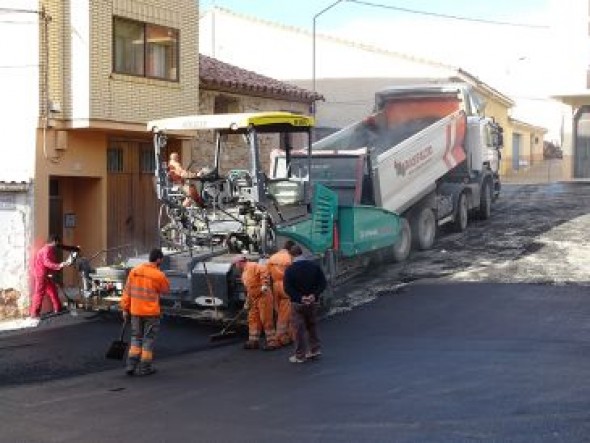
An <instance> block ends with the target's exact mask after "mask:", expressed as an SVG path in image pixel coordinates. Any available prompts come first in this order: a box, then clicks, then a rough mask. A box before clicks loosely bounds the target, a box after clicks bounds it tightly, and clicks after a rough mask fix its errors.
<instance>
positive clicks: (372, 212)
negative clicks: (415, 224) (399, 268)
mask: <svg viewBox="0 0 590 443" xmlns="http://www.w3.org/2000/svg"><path fill="white" fill-rule="evenodd" d="M400 227H401V222H400V217H399V216H398V215H397V214H395V213H393V212H390V211H387V210H385V209H382V208H377V207H375V206H341V207H339V208H338V231H339V235H340V252H341V253H342V255H343V256H344V257H353V256H355V255H360V254H364V253H366V252H370V251H374V250H376V249H379V248H385V247H388V246H392V245H394V244H395V243H396V242H397V240H398V238H399V233H400Z"/></svg>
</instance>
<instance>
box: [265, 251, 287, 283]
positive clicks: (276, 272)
mask: <svg viewBox="0 0 590 443" xmlns="http://www.w3.org/2000/svg"><path fill="white" fill-rule="evenodd" d="M292 262H293V258H292V257H291V254H289V252H288V251H287V250H286V249H281V250H280V251H278V252H276V253H275V254H273V255H271V256H270V258H269V259H268V263H267V266H268V271H269V272H270V276H271V278H272V281H273V284H277V283H281V284H282V283H283V277H284V276H285V269H287V267H288V266H289V265H290V264H291V263H292Z"/></svg>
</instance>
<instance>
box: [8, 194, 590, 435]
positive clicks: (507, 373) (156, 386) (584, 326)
mask: <svg viewBox="0 0 590 443" xmlns="http://www.w3.org/2000/svg"><path fill="white" fill-rule="evenodd" d="M589 203H590V187H589V186H587V185H583V184H574V185H570V184H553V185H546V186H533V185H531V186H515V187H507V189H506V190H505V192H504V194H503V198H502V200H501V201H499V202H498V207H497V211H496V213H495V214H494V216H493V218H492V219H491V220H489V221H487V222H476V223H474V224H473V225H472V226H470V228H469V229H468V231H467V232H466V233H464V234H462V235H459V234H452V233H447V234H445V235H443V236H441V238H440V239H439V241H438V242H437V244H436V248H435V249H434V250H433V251H429V252H425V253H418V254H414V256H413V257H412V259H411V260H410V261H409V262H407V263H405V264H402V265H388V266H384V267H381V268H379V269H374V270H372V271H371V272H367V273H365V275H363V276H362V277H361V278H357V279H355V280H351V281H350V282H349V283H347V284H346V285H345V288H342V290H341V291H342V292H341V294H342V295H343V299H344V300H345V302H343V303H341V304H340V305H339V306H336V307H335V309H334V312H335V313H336V314H335V315H333V316H331V317H329V318H328V319H326V320H325V321H323V322H322V324H321V333H322V338H323V341H324V346H325V355H324V357H323V358H322V360H321V361H319V362H313V363H306V364H302V365H293V364H290V363H289V362H288V361H287V357H288V355H289V351H288V350H280V351H277V352H273V353H265V352H258V351H256V352H247V351H244V350H242V349H241V348H240V347H239V346H238V345H237V344H235V343H234V344H230V345H229V346H223V347H217V348H209V347H208V345H207V337H208V334H209V333H211V332H213V331H214V330H213V329H212V328H211V327H207V326H202V325H194V324H192V323H190V322H186V323H183V322H168V323H167V324H166V325H165V328H164V331H163V333H162V337H161V340H160V342H159V343H158V347H157V356H156V358H157V359H158V368H159V370H160V372H159V373H158V374H156V375H154V376H152V377H148V378H127V377H125V376H124V375H123V373H122V368H121V367H120V366H119V364H118V363H112V362H105V361H104V360H103V358H102V355H103V353H104V348H105V346H106V345H108V342H109V340H111V339H112V338H113V335H116V329H117V324H116V323H115V321H114V320H109V319H102V320H86V319H84V318H82V319H72V320H68V322H69V323H70V324H68V325H59V324H57V325H55V327H42V328H40V329H38V330H37V331H35V332H33V333H25V334H12V335H4V336H0V420H1V422H2V424H3V425H2V432H1V433H0V441H7V442H16V441H18V442H29V441H30V442H37V441H38V442H46V441H100V442H108V441H130V440H133V439H138V438H141V439H142V440H144V441H148V442H150V441H158V442H162V441H207V442H208V441H257V442H267V441H268V442H274V441H278V440H281V441H285V442H289V441H293V442H295V441H310V442H314V441H315V442H323V441H325V442H333V441H337V442H338V441H355V442H356V441H395V442H416V441H420V442H422V441H427V442H430V441H433V442H448V441H453V442H463V441H465V442H468V441H469V442H471V441H510V442H531V441H535V442H537V441H548V442H549V441H550V442H553V441H560V442H562V441H563V442H585V441H589V440H590V395H589V394H590V392H589V391H590V384H589V383H588V382H587V376H588V374H589V373H590V372H589V370H590V356H589V355H590V352H589V351H590V299H589V298H588V287H587V286H588V281H590V279H589V278H588V276H589V273H590V269H588V266H587V264H588V263H587V261H588V260H587V258H586V257H587V255H588V254H587V251H588V246H589V244H590V229H589V227H590V220H589V218H588V212H589V210H588V209H589V208H590V204H589ZM486 245H487V246H488V247H486ZM441 256H442V257H441ZM408 282H410V283H409V284H407V285H405V284H404V283H408ZM352 305H358V306H356V308H355V309H351V306H352Z"/></svg>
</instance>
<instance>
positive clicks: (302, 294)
mask: <svg viewBox="0 0 590 443" xmlns="http://www.w3.org/2000/svg"><path fill="white" fill-rule="evenodd" d="M289 253H290V254H291V256H292V257H293V264H291V266H289V267H288V268H287V269H286V270H285V276H284V279H283V287H284V290H285V292H286V293H287V295H288V296H289V298H290V299H291V304H292V312H293V314H292V315H293V328H294V329H295V354H294V355H292V356H291V357H289V361H290V362H291V363H304V362H305V361H306V360H307V359H315V358H317V357H319V356H320V355H321V354H322V352H321V350H320V340H319V338H318V333H317V311H318V307H319V301H320V294H321V293H322V292H323V291H324V289H326V276H325V275H324V272H323V271H322V268H320V266H319V265H318V264H317V263H315V262H313V261H311V260H308V259H306V258H305V257H304V256H303V250H302V249H301V246H299V245H295V246H293V247H291V248H290V249H289ZM306 335H307V340H306Z"/></svg>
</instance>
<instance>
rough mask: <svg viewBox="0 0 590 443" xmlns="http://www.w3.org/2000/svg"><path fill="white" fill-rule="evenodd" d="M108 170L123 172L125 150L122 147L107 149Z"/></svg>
mask: <svg viewBox="0 0 590 443" xmlns="http://www.w3.org/2000/svg"><path fill="white" fill-rule="evenodd" d="M107 172H123V150H122V149H121V148H109V149H108V150H107Z"/></svg>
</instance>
